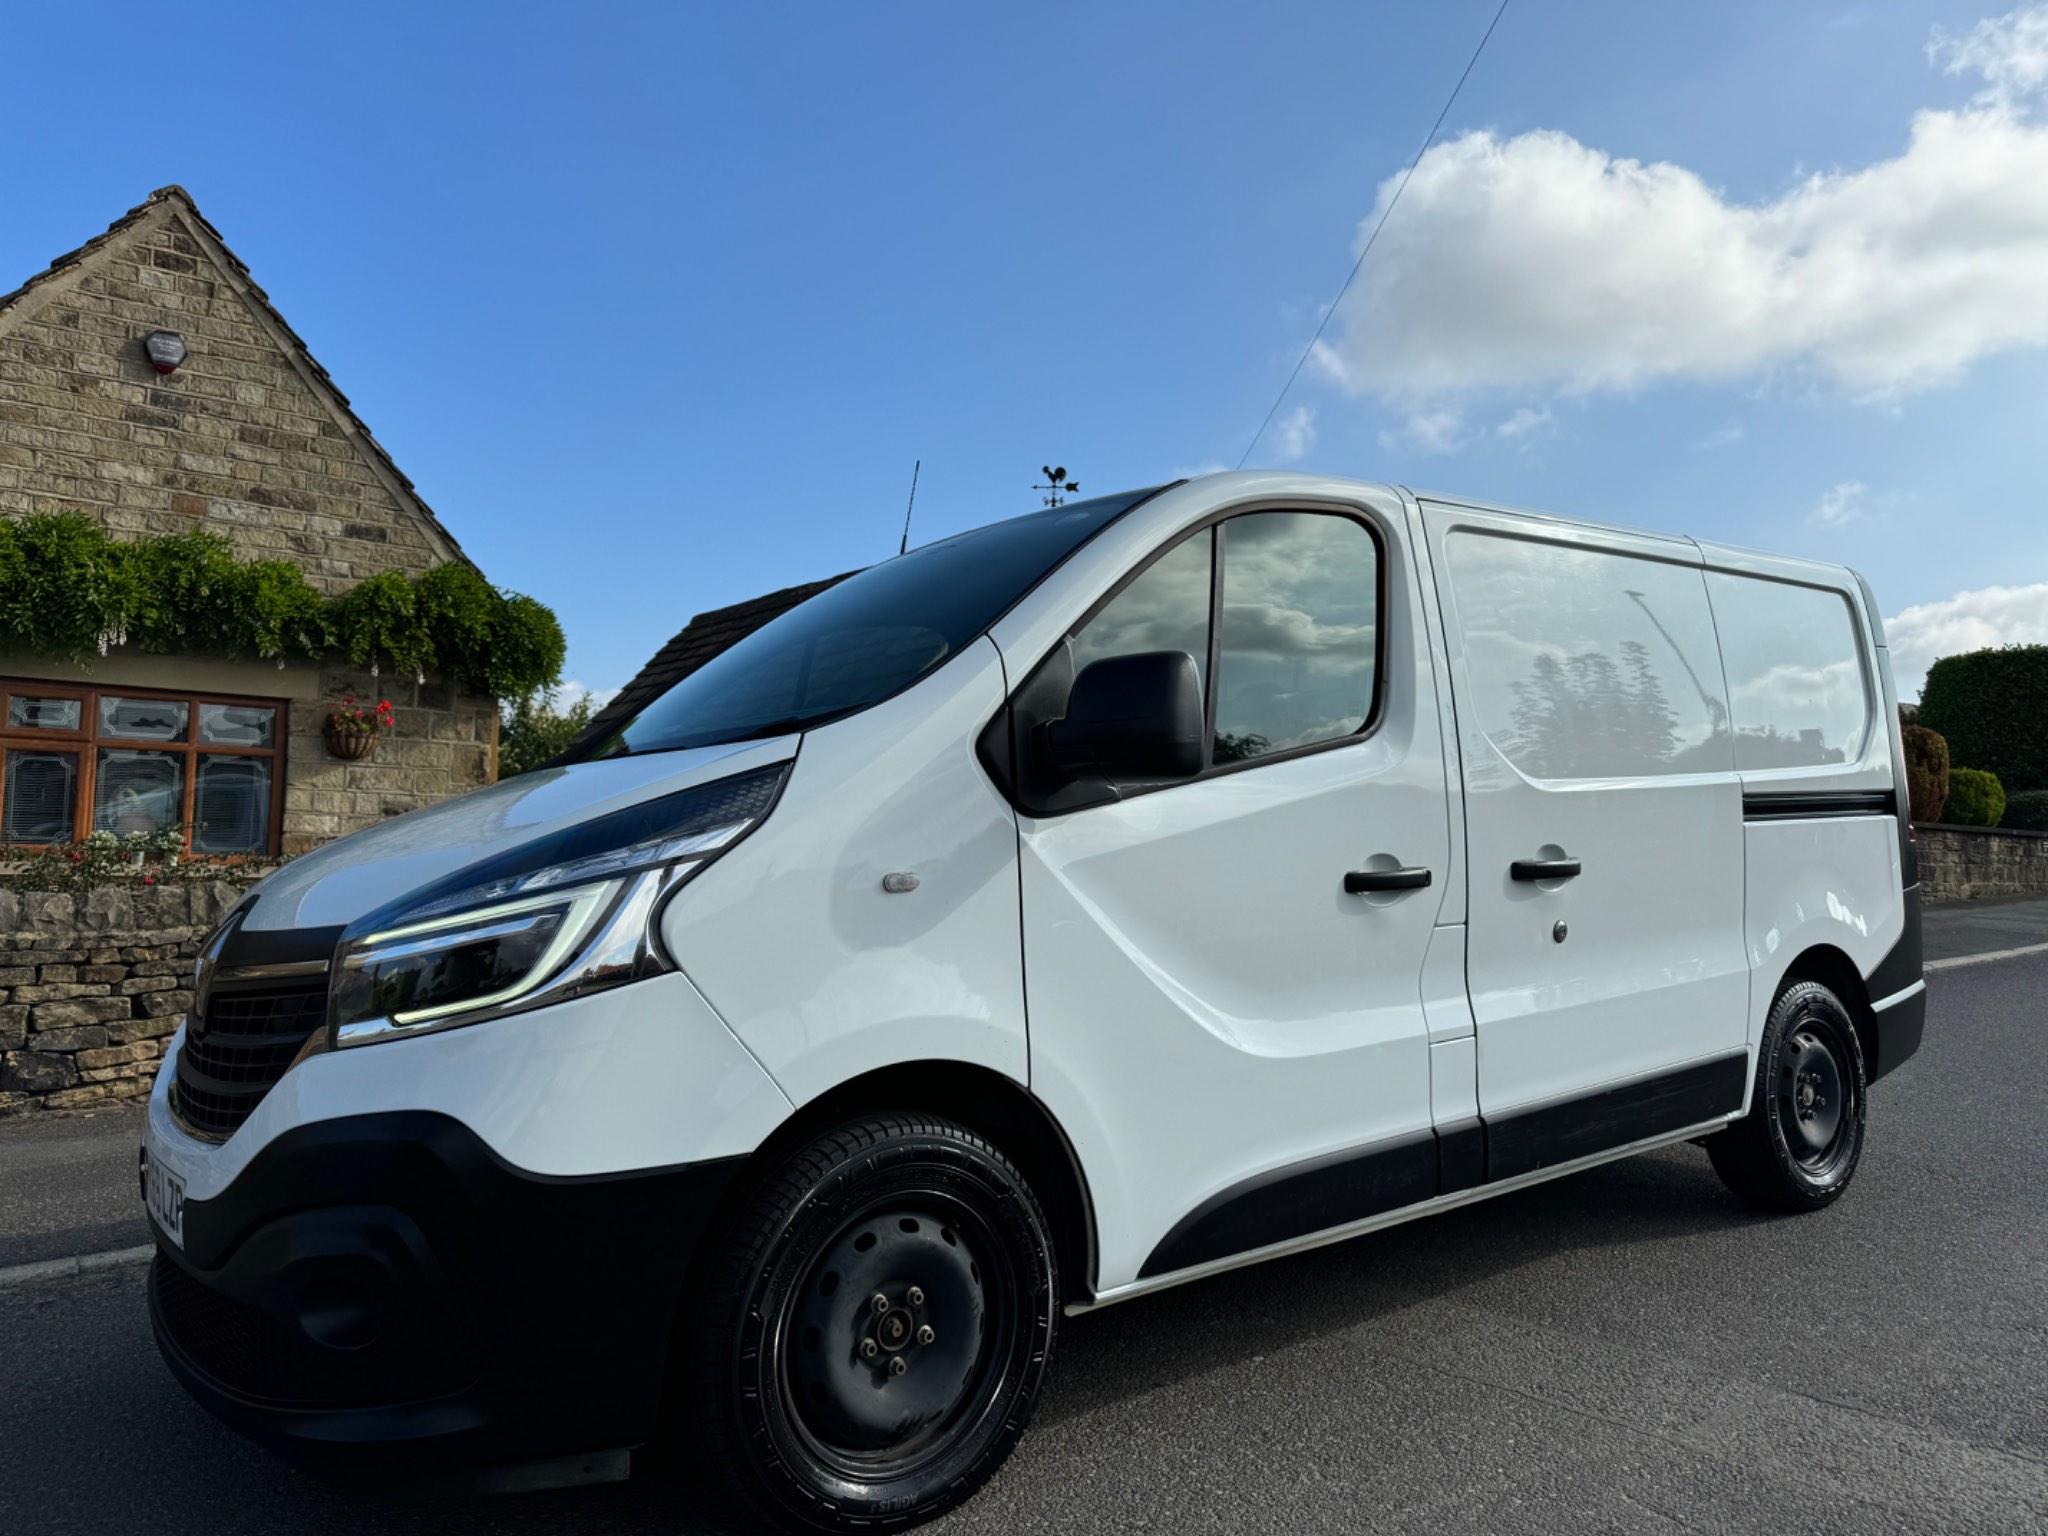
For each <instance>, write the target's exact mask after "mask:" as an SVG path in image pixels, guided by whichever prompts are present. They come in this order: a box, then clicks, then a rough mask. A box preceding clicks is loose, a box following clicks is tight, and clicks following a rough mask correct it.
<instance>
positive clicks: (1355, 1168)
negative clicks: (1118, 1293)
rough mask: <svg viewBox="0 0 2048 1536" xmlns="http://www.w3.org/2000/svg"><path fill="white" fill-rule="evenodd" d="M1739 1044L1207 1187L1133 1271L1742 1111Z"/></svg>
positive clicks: (1202, 1257)
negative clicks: (1493, 1114) (1572, 1093)
mask: <svg viewBox="0 0 2048 1536" xmlns="http://www.w3.org/2000/svg"><path fill="white" fill-rule="evenodd" d="M1748 1084H1749V1056H1748V1054H1747V1053H1746V1052H1737V1053H1735V1054H1734V1055H1731V1056H1723V1057H1718V1058H1716V1059H1715V1060H1713V1061H1704V1062H1698V1063H1695V1064H1694V1065H1692V1066H1689V1067H1681V1068H1679V1069H1678V1070H1677V1071H1676V1072H1671V1073H1667V1074H1665V1075H1664V1076H1662V1077H1652V1078H1645V1079H1638V1080H1637V1081H1635V1082H1632V1083H1621V1084H1618V1085H1616V1086H1615V1087H1612V1088H1603V1089H1601V1090H1599V1091H1598V1092H1596V1093H1587V1094H1581V1095H1579V1096H1578V1097H1576V1098H1571V1099H1560V1100H1559V1101H1557V1102H1556V1103H1554V1104H1544V1105H1541V1106H1539V1107H1537V1108H1534V1109H1527V1110H1522V1111H1520V1112H1519V1113H1516V1114H1511V1115H1506V1116H1503V1117H1501V1118H1499V1119H1497V1120H1491V1121H1489V1120H1486V1119H1483V1118H1475V1119H1470V1120H1459V1121H1454V1122H1452V1123H1450V1124H1448V1125H1444V1126H1440V1127H1438V1128H1437V1129H1435V1130H1433V1131H1418V1132H1416V1133H1415V1134H1413V1135H1410V1136H1398V1137H1394V1138H1392V1139H1390V1140H1387V1141H1380V1142H1375V1143H1373V1144H1372V1145H1371V1146H1368V1147H1356V1148H1347V1149H1346V1150H1344V1151H1341V1152H1332V1153H1330V1154H1328V1155H1327V1156H1324V1157H1318V1158H1312V1159H1310V1160H1309V1161H1307V1162H1304V1163H1296V1164H1294V1165H1292V1166H1291V1167H1286V1168H1275V1169H1272V1170H1270V1171H1268V1172H1266V1173H1262V1174H1260V1175H1259V1176H1258V1177H1256V1178H1252V1179H1246V1180H1245V1181H1244V1182H1243V1183H1241V1184H1235V1185H1233V1186H1231V1187H1230V1188H1229V1189H1226V1190H1222V1191H1220V1192H1219V1193H1217V1194H1214V1195H1211V1196H1210V1197H1209V1198H1208V1199H1207V1200H1205V1201H1203V1202H1202V1203H1201V1204H1200V1205H1198V1206H1196V1207H1195V1208H1194V1210H1192V1211H1190V1212H1188V1214H1187V1215H1185V1216H1183V1217H1182V1218H1181V1219H1180V1220H1179V1221H1178V1222H1176V1223H1175V1224H1174V1226H1173V1230H1171V1231H1170V1232H1168V1233H1167V1234H1166V1236H1164V1237H1163V1238H1161V1239H1160V1240H1159V1245H1158V1246H1157V1247H1156V1248H1154V1249H1153V1250H1152V1252H1151V1253H1150V1254H1149V1255H1147V1257H1146V1259H1145V1262H1144V1264H1143V1266H1141V1267H1140V1268H1139V1270H1138V1278H1139V1279H1140V1280H1149V1279H1151V1278H1152V1277H1153V1276H1155V1275H1165V1274H1171V1273H1173V1272H1174V1271H1175V1270H1181V1269H1192V1268H1193V1267H1194V1266H1195V1265H1197V1264H1208V1263H1212V1262H1214V1261H1215V1260H1217V1259H1227V1258H1232V1257H1234V1256H1235V1255H1237V1254H1240V1253H1250V1252H1252V1251H1253V1250H1255V1249H1259V1248H1266V1247H1270V1246H1271V1245H1273V1244H1274V1243H1284V1242H1287V1241H1288V1240H1289V1239H1291V1238H1297V1237H1306V1236H1308V1235H1309V1234H1311V1233H1314V1232H1327V1231H1329V1230H1330V1229H1332V1228H1333V1227H1342V1226H1349V1225H1350V1224H1351V1223H1352V1222H1354V1221H1363V1220H1365V1219H1366V1218H1367V1217H1369V1216H1378V1215H1381V1214H1382V1213H1384V1212H1387V1211H1395V1210H1399V1209H1400V1208H1401V1207H1402V1206H1406V1205H1418V1204H1420V1203H1421V1202H1422V1201H1425V1200H1431V1199H1434V1198H1436V1197H1437V1196H1439V1195H1454V1194H1457V1193H1459V1192H1460V1191H1463V1190H1468V1189H1475V1188H1477V1187H1478V1186H1479V1185H1481V1184H1488V1183H1495V1182H1497V1181H1499V1180H1501V1179H1511V1178H1515V1177H1517V1176H1519V1175H1521V1174H1525V1173H1534V1172H1536V1171H1537V1170H1538V1169H1541V1168H1549V1167H1554V1166H1555V1165H1557V1164H1558V1163H1568V1162H1570V1161H1572V1160H1573V1159H1574V1158H1580V1157H1589V1156H1591V1155H1592V1154H1594V1153H1596V1152H1605V1151H1608V1150H1609V1149H1611V1148H1614V1147H1620V1146H1626V1145H1627V1144H1628V1143H1630V1142H1632V1141H1643V1140H1647V1139H1648V1138H1649V1137H1652V1136H1659V1135H1663V1134H1665V1133H1667V1132H1671V1131H1682V1130H1684V1129H1686V1128H1687V1127H1688V1126H1694V1125H1700V1124H1703V1123H1705V1122H1706V1121H1709V1120H1712V1119H1714V1118H1715V1117H1717V1116H1720V1115H1732V1114H1734V1113H1735V1112H1736V1111H1737V1110H1739V1109H1740V1108H1742V1095H1743V1090H1744V1089H1745V1088H1746V1087H1747V1086H1748Z"/></svg>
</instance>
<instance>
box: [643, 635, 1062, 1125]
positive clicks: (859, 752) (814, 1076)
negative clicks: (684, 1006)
mask: <svg viewBox="0 0 2048 1536" xmlns="http://www.w3.org/2000/svg"><path fill="white" fill-rule="evenodd" d="M1003 697H1004V680H1003V664H1002V657H1001V655H1000V654H999V653H998V652H997V650H996V647H995V645H994V644H993V642H991V641H989V640H987V639H982V640H979V641H977V642H976V643H975V646H974V649H973V650H972V651H970V652H966V653H963V654H962V655H961V656H959V657H958V658H956V660H955V662H954V664H952V665H949V666H944V667H941V668H939V669H938V670H937V671H936V672H934V673H933V674H932V675H931V676H930V677H928V678H926V679H925V680H924V681H923V682H921V683H919V684H918V685H917V686H916V687H914V688H911V689H910V690H908V691H907V692H905V693H902V694H899V695H898V696H897V697H895V698H894V699H891V700H889V701H888V702H886V703H884V704H880V705H877V706H876V707H875V708H873V709H870V710H868V711H866V712H865V713H864V714H860V715H856V716H853V717H852V718H850V719H846V720H841V721H836V722H834V723H833V724H832V725H831V726H829V727H827V728H825V729H823V730H819V731H813V732H810V733H809V734H807V735H806V736H805V737H804V741H803V746H802V748H801V750H800V751H799V752H798V753H797V759H796V766H795V768H794V769H793V770H792V771H791V773H790V778H789V784H788V786H787V787H786V788H785V789H784V791H783V798H782V802H781V803H780V804H779V805H778V806H777V807H776V811H775V814H774V815H772V816H770V817H769V818H768V819H767V820H766V821H765V822H763V823H762V824H761V827H760V829H759V830H758V831H756V832H755V833H754V834H753V835H752V836H751V837H750V838H748V840H747V842H746V844H745V845H744V847H743V848H742V849H741V850H740V853H741V854H742V855H743V856H740V857H733V858H729V859H721V860H719V861H718V862H717V863H715V864H713V865H712V866H711V867H710V868H709V869H707V870H706V871H705V872H704V873H703V874H702V875H701V876H699V877H698V879H696V880H695V881H692V882H691V883H690V884H689V885H686V886H684V887H683V889H682V890H681V891H680V892H679V893H678V894H677V896H676V898H675V900H673V901H672V902H671V903H670V904H669V907H668V910H667V912H666V914H665V915H664V917H663V920H662V941H663V943H664V944H666V945H667V947H668V950H669V953H670V954H671V955H673V956H674V957H675V959H676V962H677V964H678V965H680V966H681V967H682V969H683V971H684V972H685V974H687V975H688V976H689V977H690V979H691V980H692V981H693V982H695V983H696V984H697V987H698V989H699V990H700V991H702V993H703V994H704V997H705V999H706V1000H707V1001H708V1002H709V1003H710V1004H711V1006H712V1007H713V1008H715V1009H716V1010H717V1011H718V1014H719V1016H720V1017H721V1018H723V1019H724V1020H725V1022H726V1024H727V1025H728V1027H730V1028H731V1030H732V1031H733V1033H734V1034H736V1035H738V1036H739V1038H740V1039H741V1041H742V1042H744V1043H745V1045H746V1047H747V1049H748V1050H750V1051H752V1052H753V1053H754V1055H755V1057H756V1058H757V1059H758V1060H759V1061H760V1062H761V1064H762V1066H763V1067H765V1068H766V1069H767V1070H768V1072H769V1074H770V1075H771V1076H772V1077H773V1078H774V1079H775V1082H776V1084H777V1085H778V1086H779V1087H780V1088H781V1089H782V1091H783V1092H784V1093H786V1094H787V1095H788V1096H789V1097H790V1098H791V1099H792V1100H793V1101H795V1102H796V1103H797V1104H799V1105H801V1104H803V1103H805V1102H807V1101H809V1100H810V1099H813V1098H815V1097H817V1096H818V1095H819V1094H821V1093H823V1092H825V1091H826V1090H828V1089H830V1088H834V1087H836V1086H838V1085H839V1084H840V1083H842V1082H845V1081H846V1080H848V1079H849V1078H853V1077H858V1076H860V1075H861V1074H862V1073H865V1072H871V1071H873V1070H875V1069H876V1068H878V1067H887V1066H893V1065H896V1064H897V1063H900V1062H908V1061H958V1062H966V1063H970V1064H973V1065H978V1066H985V1067H990V1068H993V1069H994V1070H995V1071H997V1072H1000V1073H1002V1074H1003V1075H1004V1076H1006V1077H1008V1078H1011V1079H1012V1080H1014V1081H1015V1082H1018V1083H1020V1084H1021V1083H1023V1082H1025V1081H1026V1074H1027V1070H1028V1068H1027V1062H1026V1051H1025V1036H1024V981H1023V959H1022V955H1021V953H1020V950H1019V947H1018V939H1017V935H1018V928H1019V924H1020V921H1021V917H1020V912H1019V902H1018V893H1017V825H1016V819H1015V817H1014V815H1013V813H1012V812H1011V810H1010V807H1009V805H1008V804H1007V803H1005V802H1004V800H1003V798H1002V797H1001V795H999V794H998V793H997V792H996V790H995V787H994V786H993V785H991V784H990V783H989V780H988V776H987V775H986V774H985V773H984V772H983V771H982V769H981V765H980V764H979V763H978V762H977V761H976V760H975V756H974V738H975V735H976V733H977V732H978V731H979V730H980V729H981V727H982V725H983V724H984V723H986V722H987V720H988V718H989V717H990V716H991V715H993V714H994V713H995V712H996V710H997V709H999V708H1000V707H1001V706H1002V702H1003ZM885 875H908V876H911V877H913V878H914V879H915V881H916V884H915V887H914V888H913V889H910V890H907V891H901V892H892V891H888V890H885V889H884V888H883V885H882V879H883V876H885ZM892 883H899V884H900V883H901V882H892ZM688 1087H689V1085H686V1084H679V1085H677V1089H678V1092H683V1091H686V1090H687V1089H688Z"/></svg>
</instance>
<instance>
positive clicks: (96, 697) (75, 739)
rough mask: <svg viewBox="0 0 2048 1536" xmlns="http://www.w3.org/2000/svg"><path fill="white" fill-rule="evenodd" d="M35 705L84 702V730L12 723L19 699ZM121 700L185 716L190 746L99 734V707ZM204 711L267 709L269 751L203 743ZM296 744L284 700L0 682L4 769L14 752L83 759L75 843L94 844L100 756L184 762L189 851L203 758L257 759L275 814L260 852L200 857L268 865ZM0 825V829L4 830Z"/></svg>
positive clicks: (1, 784)
mask: <svg viewBox="0 0 2048 1536" xmlns="http://www.w3.org/2000/svg"><path fill="white" fill-rule="evenodd" d="M17 695H20V696H21V697H24V698H36V699H77V700H78V701H79V707H78V714H79V728H78V729H77V730H75V731H58V730H37V729H31V728H27V727H22V726H16V725H12V724H10V723H9V720H8V709H9V707H10V706H11V704H12V702H13V700H14V698H15V697H16V696H17ZM103 697H105V698H117V699H162V700H165V701H167V702H169V703H173V704H183V705H184V706H185V708H186V717H185V718H186V726H185V739H184V740H183V741H138V740H136V739H135V738H133V737H128V736H109V735H103V734H101V731H100V700H101V699H102V698H103ZM205 704H230V705H236V706H241V707H248V708H256V709H268V710H272V711H274V715H273V725H272V728H271V741H272V743H273V745H271V746H268V747H241V746H229V745H226V744H224V743H220V742H208V741H201V740H200V739H199V715H200V706H201V705H205ZM290 739H291V704H290V702H289V701H288V700H285V699H273V698H263V697H260V696H258V695H252V694H239V693H211V692H196V691H190V690H186V689H178V688H130V687H125V686H121V685H112V686H108V687H100V686H98V685H96V684H87V683H63V682H46V681H44V680H42V679H39V678H33V677H0V765H4V762H5V756H4V754H5V753H6V752H8V751H11V750H16V749H28V750H37V749H41V750H46V751H47V750H52V749H56V750H69V751H73V752H76V753H77V755H78V773H77V787H76V790H75V793H74V800H73V805H72V814H71V834H72V837H73V839H74V840H76V839H82V838H84V837H86V836H89V835H90V834H91V832H92V819H93V817H92V812H93V790H94V787H95V781H96V779H97V777H98V774H99V754H100V750H101V749H102V748H111V749H113V750H116V751H143V752H169V753H174V754H176V755H178V756H179V757H181V758H182V759H183V769H182V772H183V774H184V779H183V782H182V786H181V789H182V795H183V802H184V803H183V805H182V807H181V812H182V814H181V815H180V818H179V824H180V825H181V826H182V828H183V829H184V836H185V851H186V852H187V853H190V852H191V851H192V832H193V825H192V818H193V808H194V804H195V800H196V797H197V795H198V792H199V759H200V758H201V757H202V756H205V757H255V758H264V759H267V760H268V761H269V762H270V765H271V768H270V809H269V814H268V816H267V818H266V832H265V838H264V845H263V847H262V848H260V849H254V848H252V849H247V850H244V851H242V852H241V853H239V854H201V855H199V857H201V858H236V857H243V858H248V857H268V858H276V857H277V855H278V850H279V848H280V847H281V846H282V844H283V838H284V777H285V754H286V747H287V745H288V743H289V741H290ZM6 796H7V784H6V778H5V775H4V774H0V817H4V816H5V815H6ZM4 824H5V823H4V821H0V825H4ZM47 846H49V845H48V844H45V843H0V857H5V856H6V853H8V852H12V851H15V850H20V851H24V852H32V851H34V850H35V849H37V848H43V847H47Z"/></svg>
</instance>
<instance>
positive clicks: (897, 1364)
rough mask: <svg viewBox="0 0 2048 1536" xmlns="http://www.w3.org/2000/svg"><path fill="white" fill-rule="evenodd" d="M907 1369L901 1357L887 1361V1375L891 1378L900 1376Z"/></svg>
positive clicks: (907, 1366)
mask: <svg viewBox="0 0 2048 1536" xmlns="http://www.w3.org/2000/svg"><path fill="white" fill-rule="evenodd" d="M909 1369H910V1367H909V1365H908V1364H906V1363H905V1361H904V1359H903V1357H902V1356H901V1355H897V1356H895V1357H894V1358H893V1359H891V1360H890V1361H889V1374H890V1375H891V1376H901V1375H902V1374H903V1373H904V1372H905V1371H907V1370H909Z"/></svg>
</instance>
